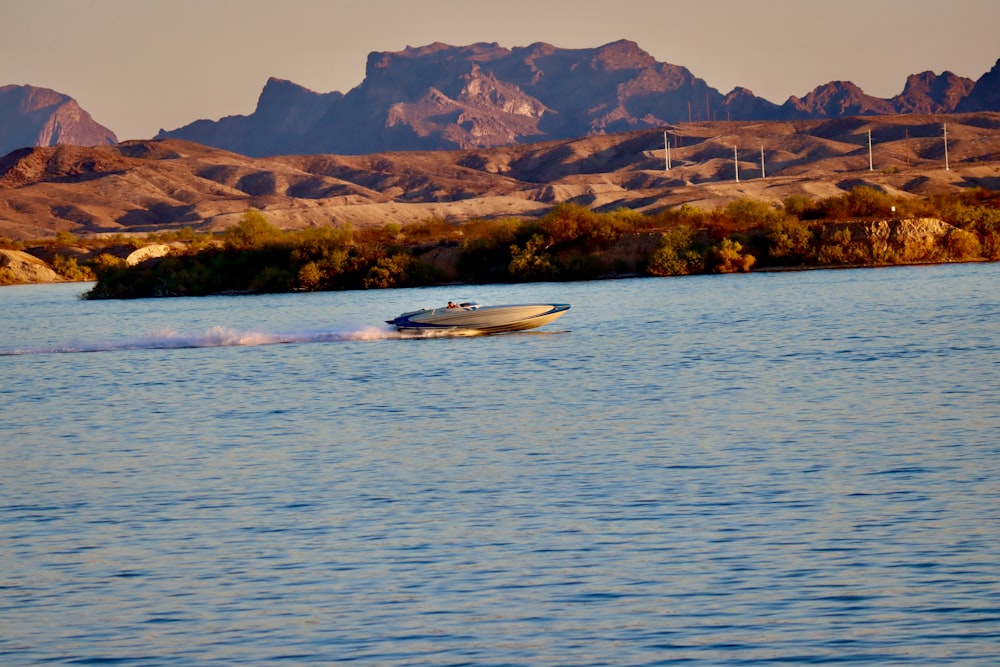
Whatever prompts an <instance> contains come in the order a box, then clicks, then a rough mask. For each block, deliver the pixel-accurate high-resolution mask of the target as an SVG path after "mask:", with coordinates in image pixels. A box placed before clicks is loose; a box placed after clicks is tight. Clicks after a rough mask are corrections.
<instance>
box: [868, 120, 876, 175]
mask: <svg viewBox="0 0 1000 667" xmlns="http://www.w3.org/2000/svg"><path fill="white" fill-rule="evenodd" d="M868 171H875V166H874V165H873V164H872V131H871V130H868Z"/></svg>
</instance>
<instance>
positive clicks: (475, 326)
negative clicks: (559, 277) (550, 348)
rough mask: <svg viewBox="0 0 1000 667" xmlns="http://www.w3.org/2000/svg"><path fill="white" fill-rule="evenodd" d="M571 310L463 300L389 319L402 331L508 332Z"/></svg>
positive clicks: (547, 305) (548, 305) (565, 306)
mask: <svg viewBox="0 0 1000 667" xmlns="http://www.w3.org/2000/svg"><path fill="white" fill-rule="evenodd" d="M567 310H569V304H565V303H555V304H553V303H529V304H517V305H509V306H480V305H478V304H463V305H462V306H459V307H456V308H429V309H423V310H415V311H413V312H409V313H403V314H402V315H400V316H399V317H397V318H395V319H392V320H386V322H387V323H388V324H392V325H394V326H395V327H396V328H397V329H399V330H400V331H462V332H465V331H473V332H477V333H507V332H509V331H525V330H527V329H535V328H537V327H540V326H544V325H546V324H548V323H549V322H552V321H554V320H556V319H558V318H560V317H562V316H563V315H564V314H565V313H566V311H567Z"/></svg>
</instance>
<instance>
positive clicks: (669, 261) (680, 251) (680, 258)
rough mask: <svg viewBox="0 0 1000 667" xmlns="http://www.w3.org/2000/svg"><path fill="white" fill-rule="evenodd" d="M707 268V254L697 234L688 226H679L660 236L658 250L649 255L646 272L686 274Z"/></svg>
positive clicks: (657, 274)
mask: <svg viewBox="0 0 1000 667" xmlns="http://www.w3.org/2000/svg"><path fill="white" fill-rule="evenodd" d="M704 268H705V256H704V253H703V252H702V251H701V250H700V248H699V243H698V240H697V235H696V233H695V231H694V230H693V229H691V228H690V227H688V226H681V227H677V228H676V229H672V230H670V231H669V232H666V233H664V234H662V235H661V236H660V242H659V244H658V245H657V248H656V250H654V251H653V253H652V255H650V257H649V263H648V264H647V266H646V272H647V273H649V274H650V275H653V276H686V275H689V274H692V273H700V272H701V271H703V270H704Z"/></svg>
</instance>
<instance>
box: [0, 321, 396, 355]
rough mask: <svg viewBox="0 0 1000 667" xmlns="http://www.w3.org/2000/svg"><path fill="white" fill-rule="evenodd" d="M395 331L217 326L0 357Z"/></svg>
mask: <svg viewBox="0 0 1000 667" xmlns="http://www.w3.org/2000/svg"><path fill="white" fill-rule="evenodd" d="M407 337H408V336H406V335H405V334H401V333H400V332H398V331H394V330H386V329H380V328H378V327H364V328H360V329H350V330H345V331H298V332H286V333H274V332H268V331H236V330H233V329H229V328H226V327H221V326H216V327H212V328H210V329H208V330H207V331H206V332H205V333H203V334H195V335H183V334H178V333H176V332H174V331H158V332H153V333H150V334H149V335H146V336H142V337H139V338H126V339H124V340H111V341H102V342H92V343H79V342H70V343H67V344H65V345H61V346H59V347H51V348H25V349H15V350H2V349H0V356H14V355H24V354H74V353H80V352H116V351H124V350H179V349H188V348H199V347H237V346H256V345H279V344H290V343H300V344H301V343H330V342H342V341H368V340H390V339H401V338H407Z"/></svg>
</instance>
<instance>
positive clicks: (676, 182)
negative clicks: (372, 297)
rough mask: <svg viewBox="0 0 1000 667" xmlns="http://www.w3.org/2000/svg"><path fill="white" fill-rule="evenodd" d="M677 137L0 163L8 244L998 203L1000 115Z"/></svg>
mask: <svg viewBox="0 0 1000 667" xmlns="http://www.w3.org/2000/svg"><path fill="white" fill-rule="evenodd" d="M944 123H947V129H948V159H949V166H950V169H948V170H945V163H944V141H943V136H942V133H943V126H944ZM869 131H870V132H871V136H872V143H873V163H874V170H870V169H869V165H868V133H869ZM669 136H670V143H671V150H670V159H671V168H670V170H669V171H668V170H666V169H665V154H664V145H663V130H662V129H657V130H641V131H635V132H628V133H621V134H606V135H593V136H589V137H586V138H582V139H576V140H565V141H549V142H543V143H536V144H519V145H510V146H504V147H499V148H484V149H470V150H462V151H448V152H395V153H381V154H376V155H363V156H339V155H309V156H286V157H273V158H249V157H245V156H242V155H239V154H236V153H230V152H226V151H223V150H219V149H214V148H208V147H205V146H202V145H200V144H195V143H190V142H185V141H181V140H176V139H169V140H163V141H142V142H126V143H123V144H118V145H115V146H100V147H95V148H80V147H74V146H57V147H49V148H34V149H23V150H20V151H15V152H14V153H11V154H9V155H7V156H6V157H3V158H0V236H7V237H11V238H20V239H26V238H40V237H45V236H52V235H54V234H55V233H56V232H58V231H61V230H67V231H71V232H73V233H75V234H99V233H126V234H128V233H146V232H152V231H161V230H168V229H180V228H183V227H188V226H190V227H192V228H194V229H224V228H226V227H229V226H231V225H233V224H235V223H236V222H237V221H238V219H239V217H240V216H241V215H242V213H243V212H244V211H245V210H246V209H247V208H249V207H254V208H257V209H260V210H262V211H263V212H264V213H265V214H266V215H267V216H268V218H269V219H270V220H271V221H272V222H273V223H275V224H277V225H279V226H281V227H284V228H300V227H305V226H314V225H334V224H345V223H351V224H354V225H355V226H367V225H384V224H386V223H400V224H407V223H410V222H415V221H420V220H425V219H427V218H442V219H447V220H454V221H464V220H468V219H471V218H489V217H504V216H522V217H523V216H532V215H538V214H541V213H542V212H544V211H545V210H547V209H548V208H549V207H551V206H552V205H554V204H556V203H559V202H566V201H572V202H576V203H580V204H584V205H587V206H589V207H592V208H595V209H602V210H607V209H614V208H618V207H628V208H633V209H636V210H641V211H656V210H659V209H661V208H663V207H667V206H676V205H679V204H684V203H686V204H691V205H695V206H701V207H715V206H719V205H724V204H726V203H727V202H729V201H732V200H734V199H738V198H741V197H754V198H758V199H762V200H767V201H772V202H776V203H777V202H780V201H781V200H782V199H784V198H785V197H788V196H789V195H794V194H804V195H809V196H812V197H826V196H832V195H835V194H838V193H840V192H843V191H845V190H849V189H850V188H852V187H854V186H856V185H868V186H870V187H874V188H878V189H881V190H885V191H887V192H892V193H894V194H898V193H910V194H913V195H915V196H918V195H919V196H923V195H928V194H932V193H936V192H946V191H953V190H958V189H962V188H971V187H977V186H981V187H986V188H989V189H994V190H1000V113H987V112H983V113H974V114H962V115H947V116H932V115H893V116H879V117H856V118H847V119H834V120H826V121H787V122H782V121H770V122H736V121H733V122H711V123H689V124H680V125H676V126H671V127H670V128H669ZM734 147H736V148H737V149H738V155H739V176H740V180H739V182H737V181H736V178H735V177H736V174H735V167H734V161H733V149H734ZM762 147H763V152H764V167H765V175H766V178H762V177H761V176H762V174H761V148H762Z"/></svg>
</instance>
